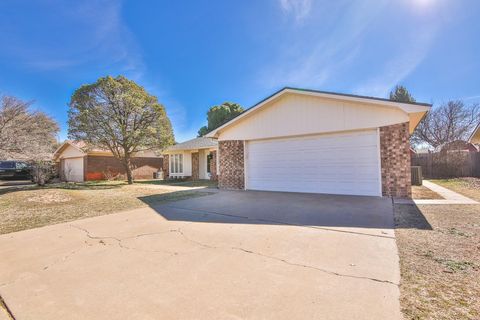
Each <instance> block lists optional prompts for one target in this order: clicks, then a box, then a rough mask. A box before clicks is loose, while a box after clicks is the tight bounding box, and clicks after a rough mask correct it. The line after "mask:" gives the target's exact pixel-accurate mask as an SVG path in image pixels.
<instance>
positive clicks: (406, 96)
mask: <svg viewBox="0 0 480 320" xmlns="http://www.w3.org/2000/svg"><path fill="white" fill-rule="evenodd" d="M390 100H393V101H398V102H415V99H414V98H413V97H412V95H411V94H410V92H408V90H407V88H405V87H404V86H400V85H398V86H396V87H395V88H394V89H393V90H392V91H391V92H390Z"/></svg>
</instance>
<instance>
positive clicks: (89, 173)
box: [85, 156, 163, 180]
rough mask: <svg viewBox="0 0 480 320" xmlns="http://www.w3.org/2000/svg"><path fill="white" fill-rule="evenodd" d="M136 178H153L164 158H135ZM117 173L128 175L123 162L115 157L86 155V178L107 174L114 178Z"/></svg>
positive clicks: (101, 176)
mask: <svg viewBox="0 0 480 320" xmlns="http://www.w3.org/2000/svg"><path fill="white" fill-rule="evenodd" d="M132 165H133V167H134V169H133V178H134V179H152V178H153V173H154V172H157V171H159V170H160V169H161V168H162V167H163V159H162V158H133V159H132ZM117 175H123V176H125V175H126V171H125V168H124V167H123V164H122V163H121V162H120V161H119V160H118V159H116V158H114V157H109V156H88V157H86V166H85V177H86V180H103V179H106V178H107V177H106V176H111V177H112V178H113V177H115V176H117Z"/></svg>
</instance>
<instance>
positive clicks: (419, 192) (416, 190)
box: [412, 186, 443, 199]
mask: <svg viewBox="0 0 480 320" xmlns="http://www.w3.org/2000/svg"><path fill="white" fill-rule="evenodd" d="M412 199H443V197H442V196H441V195H439V194H438V193H436V192H434V191H432V190H430V189H428V188H427V187H424V186H412Z"/></svg>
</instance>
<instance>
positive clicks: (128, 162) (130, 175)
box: [123, 155, 133, 184]
mask: <svg viewBox="0 0 480 320" xmlns="http://www.w3.org/2000/svg"><path fill="white" fill-rule="evenodd" d="M123 163H124V165H125V171H126V172H127V182H128V184H133V173H132V163H131V160H130V155H125V159H124V161H123Z"/></svg>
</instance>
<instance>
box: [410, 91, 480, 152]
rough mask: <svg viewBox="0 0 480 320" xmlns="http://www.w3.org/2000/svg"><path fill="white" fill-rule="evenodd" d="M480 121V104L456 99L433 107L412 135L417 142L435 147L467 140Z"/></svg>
mask: <svg viewBox="0 0 480 320" xmlns="http://www.w3.org/2000/svg"><path fill="white" fill-rule="evenodd" d="M479 122H480V105H479V104H473V105H468V106H467V105H465V104H464V103H463V101H460V100H454V101H449V102H447V103H445V104H442V105H440V106H439V107H436V108H434V109H432V110H431V111H430V112H429V113H428V114H427V115H426V116H425V118H424V119H423V121H421V122H420V124H419V125H418V127H417V129H416V130H415V132H414V133H413V135H412V138H411V141H412V142H413V143H415V144H424V143H426V144H428V145H430V146H432V147H434V148H436V147H438V146H440V145H443V144H445V143H448V142H453V141H456V140H466V139H467V138H468V135H469V134H470V132H471V131H472V130H473V128H474V127H475V126H476V125H478V123H479Z"/></svg>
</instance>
